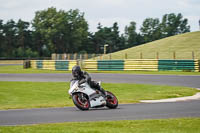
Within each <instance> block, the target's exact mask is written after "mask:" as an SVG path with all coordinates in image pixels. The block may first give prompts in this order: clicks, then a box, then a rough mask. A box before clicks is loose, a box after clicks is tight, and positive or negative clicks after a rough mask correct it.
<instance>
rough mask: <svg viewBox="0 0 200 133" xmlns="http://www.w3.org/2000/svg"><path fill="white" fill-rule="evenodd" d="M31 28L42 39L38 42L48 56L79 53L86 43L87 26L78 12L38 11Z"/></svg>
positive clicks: (54, 9) (82, 15)
mask: <svg viewBox="0 0 200 133" xmlns="http://www.w3.org/2000/svg"><path fill="white" fill-rule="evenodd" d="M33 28H34V30H35V32H36V33H37V35H38V36H40V37H41V38H43V40H42V41H40V42H43V43H44V44H43V46H42V48H43V49H46V50H47V51H49V54H51V53H54V52H55V53H73V52H79V51H80V48H81V46H82V45H84V43H86V42H87V37H88V24H87V22H86V20H85V18H84V14H83V13H80V12H79V10H70V11H68V12H65V11H63V10H60V11H57V10H56V8H53V7H51V8H48V9H47V10H43V11H38V12H36V15H35V18H34V20H33ZM40 37H39V38H40ZM37 44H38V43H37Z"/></svg>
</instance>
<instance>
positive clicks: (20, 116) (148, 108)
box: [0, 101, 200, 125]
mask: <svg viewBox="0 0 200 133" xmlns="http://www.w3.org/2000/svg"><path fill="white" fill-rule="evenodd" d="M199 110H200V102H199V101H187V102H176V103H164V104H163V103H154V104H145V103H141V104H121V105H119V107H118V108H117V109H107V108H99V109H91V110H89V111H80V110H78V109H77V108H75V107H65V108H43V109H26V110H8V111H0V125H25V124H36V123H57V122H74V121H107V120H143V119H161V118H162V119H163V118H179V117H200V111H199Z"/></svg>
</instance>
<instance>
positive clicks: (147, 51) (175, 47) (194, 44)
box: [102, 31, 200, 59]
mask: <svg viewBox="0 0 200 133" xmlns="http://www.w3.org/2000/svg"><path fill="white" fill-rule="evenodd" d="M199 50H200V31H197V32H191V33H185V34H180V35H176V36H172V37H168V38H164V39H161V40H157V41H153V42H150V43H146V44H143V45H140V46H136V47H132V48H128V49H125V50H121V51H118V52H114V53H112V54H111V58H112V59H124V58H125V53H127V55H128V59H140V58H141V57H140V56H141V55H140V54H141V52H142V57H143V59H156V56H157V53H156V52H159V59H173V52H174V51H176V59H192V51H194V58H195V59H200V51H199ZM102 58H103V59H109V58H110V56H109V55H105V56H103V57H102Z"/></svg>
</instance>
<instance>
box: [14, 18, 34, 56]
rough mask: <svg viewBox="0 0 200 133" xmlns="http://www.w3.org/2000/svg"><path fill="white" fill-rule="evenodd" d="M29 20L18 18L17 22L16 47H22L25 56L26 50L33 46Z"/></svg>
mask: <svg viewBox="0 0 200 133" xmlns="http://www.w3.org/2000/svg"><path fill="white" fill-rule="evenodd" d="M29 26H30V24H29V22H25V21H22V20H21V19H20V20H18V22H17V24H16V39H17V40H16V48H22V50H23V51H22V53H21V54H22V56H20V57H23V56H25V50H26V49H28V48H31V47H32V35H31V31H30V30H29Z"/></svg>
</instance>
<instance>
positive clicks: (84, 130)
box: [0, 118, 200, 133]
mask: <svg viewBox="0 0 200 133" xmlns="http://www.w3.org/2000/svg"><path fill="white" fill-rule="evenodd" d="M199 124H200V118H179V119H157V120H123V121H102V122H69V123H58V124H40V125H28V126H25V125H24V126H4V127H3V126H2V127H0V133H199V132H200V126H199Z"/></svg>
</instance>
